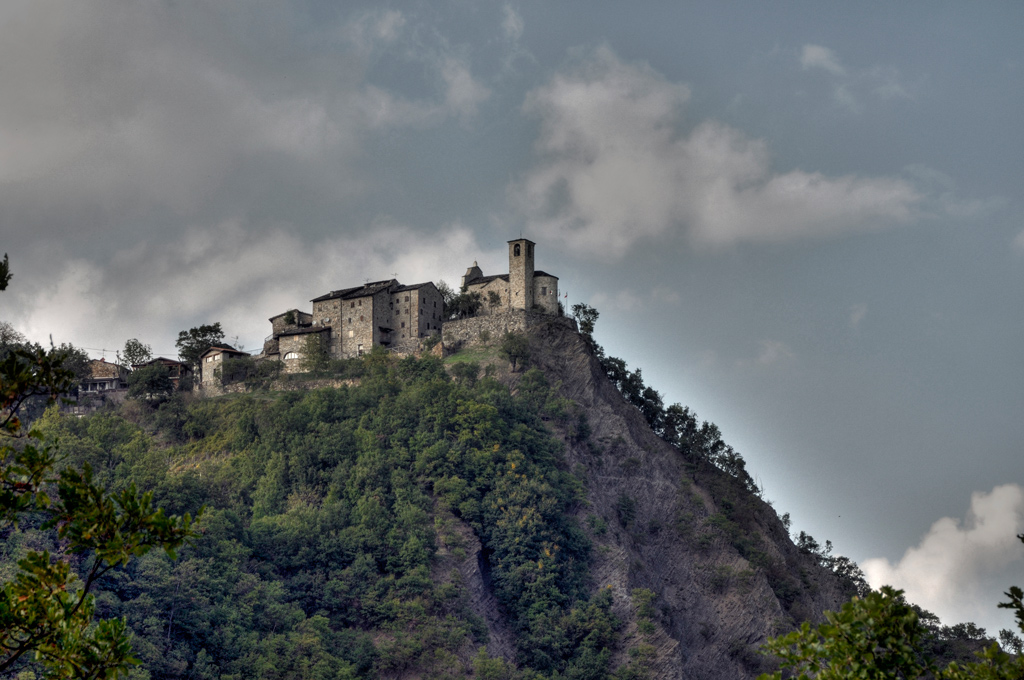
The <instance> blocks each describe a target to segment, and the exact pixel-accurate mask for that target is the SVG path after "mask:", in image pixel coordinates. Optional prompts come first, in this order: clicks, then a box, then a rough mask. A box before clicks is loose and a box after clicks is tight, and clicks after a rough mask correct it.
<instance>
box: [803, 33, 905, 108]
mask: <svg viewBox="0 0 1024 680" xmlns="http://www.w3.org/2000/svg"><path fill="white" fill-rule="evenodd" d="M800 67H801V69H803V70H804V71H811V70H817V69H820V70H823V71H825V72H827V73H828V74H829V76H830V77H831V79H832V98H833V100H834V101H835V102H836V103H837V104H839V105H840V106H841V107H842V108H844V109H847V110H849V111H850V112H853V113H860V112H861V111H862V110H863V108H864V107H863V104H862V103H861V102H862V99H863V98H864V95H867V94H871V95H874V96H875V97H877V98H879V99H882V100H886V99H913V95H912V94H911V92H910V88H908V87H907V86H906V85H904V84H903V82H902V81H901V78H900V73H899V70H898V69H896V68H895V67H893V66H882V65H879V66H873V67H871V68H867V69H859V70H858V69H853V70H851V69H848V68H847V67H845V66H844V65H843V64H842V63H840V61H839V56H838V55H837V54H836V53H835V52H834V51H832V50H830V49H829V48H827V47H823V46H822V45H810V44H808V45H804V46H803V47H802V48H801V50H800Z"/></svg>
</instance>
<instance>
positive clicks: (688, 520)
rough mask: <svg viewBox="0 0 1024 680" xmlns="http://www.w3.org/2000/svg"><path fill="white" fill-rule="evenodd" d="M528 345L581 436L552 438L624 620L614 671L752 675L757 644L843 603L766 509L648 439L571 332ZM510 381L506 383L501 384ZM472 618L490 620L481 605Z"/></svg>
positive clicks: (539, 330)
mask: <svg viewBox="0 0 1024 680" xmlns="http://www.w3.org/2000/svg"><path fill="white" fill-rule="evenodd" d="M530 343H531V352H532V356H531V365H533V366H536V367H538V368H540V369H542V370H543V371H544V373H545V375H546V376H547V378H548V380H549V381H550V382H551V383H553V384H558V386H559V391H560V393H561V395H562V396H564V397H567V398H569V399H571V400H573V401H574V402H575V403H576V404H577V405H578V406H579V407H580V408H581V409H582V412H583V413H585V415H586V420H587V422H588V423H589V426H590V428H591V434H590V436H589V438H586V439H584V440H582V441H580V440H579V439H580V438H579V437H573V436H570V433H568V432H565V433H561V434H563V435H564V436H563V439H564V441H565V445H566V449H565V454H566V458H567V461H568V464H569V466H570V467H571V468H572V469H574V470H576V471H577V473H578V474H580V475H581V477H582V478H583V479H584V480H585V483H586V486H587V489H588V501H589V505H588V506H586V507H580V508H579V509H578V511H577V517H578V520H579V523H580V525H581V526H583V527H584V528H585V530H586V531H587V532H588V534H589V535H590V537H591V539H592V541H593V544H594V550H593V563H592V568H591V572H592V575H593V579H594V583H593V587H594V589H595V590H596V589H598V588H611V590H612V593H613V596H614V603H615V604H614V611H615V613H616V615H617V616H618V617H619V618H620V619H621V620H622V621H623V622H624V624H625V625H624V628H623V632H624V635H623V645H622V649H620V650H619V651H618V652H617V656H616V658H615V659H614V660H613V666H619V665H622V664H625V663H629V662H630V661H631V660H632V661H633V662H634V663H636V662H637V658H638V657H640V658H645V659H646V660H647V661H646V663H647V667H648V669H649V674H650V676H651V677H653V678H666V679H668V678H708V679H712V678H715V679H717V678H722V679H723V680H724V679H730V680H732V679H735V678H745V677H755V676H756V675H757V674H758V673H760V672H763V671H765V670H768V669H769V667H770V662H769V661H768V660H767V659H765V658H764V657H762V656H761V655H760V654H759V653H758V652H757V649H758V647H759V646H760V645H761V644H762V643H763V642H764V641H765V640H766V638H767V637H769V636H772V635H777V634H779V633H781V632H784V631H785V630H788V629H790V628H791V627H793V626H795V625H797V624H798V623H799V622H800V621H803V620H812V621H819V620H821V619H822V612H823V611H824V610H826V609H838V608H839V607H840V606H841V604H842V602H844V601H845V600H847V599H849V597H850V595H851V594H852V593H850V592H848V591H844V586H843V584H842V582H841V581H840V580H839V579H838V578H837V577H835V576H834V575H833V574H832V573H831V572H830V571H828V570H827V569H824V568H823V567H821V566H819V564H818V561H817V558H816V557H814V556H812V555H808V554H804V553H801V552H800V551H799V550H798V549H797V548H796V546H795V545H794V544H793V542H792V541H791V540H790V538H789V535H788V532H787V530H786V528H785V527H784V526H783V525H782V522H781V521H780V520H779V519H778V517H777V515H776V513H775V511H774V510H773V509H772V508H771V507H770V506H769V505H768V504H766V503H765V502H764V501H762V500H761V499H760V498H758V497H756V496H755V495H754V494H751V493H749V492H748V491H746V490H745V489H743V488H741V487H739V486H738V485H737V484H736V482H735V480H733V479H732V478H731V477H730V476H729V475H728V474H726V473H724V472H722V471H720V470H718V469H717V468H713V467H712V466H710V465H707V464H704V465H696V466H695V465H693V464H688V463H687V461H686V459H685V458H684V456H683V455H682V454H681V453H680V452H679V450H678V449H676V448H675V447H673V446H672V445H670V444H668V443H666V442H665V441H663V440H661V439H660V438H659V437H657V436H656V435H655V434H654V433H653V432H652V431H651V429H650V428H649V427H648V425H647V422H646V421H645V420H644V418H643V416H642V415H641V414H640V412H639V411H638V410H637V409H636V408H635V407H633V406H632V405H631V404H629V403H627V402H626V401H625V400H624V399H623V398H622V396H621V395H620V394H619V393H618V391H617V390H616V389H615V387H614V386H613V385H612V384H611V383H610V382H609V381H608V379H607V378H606V376H605V375H604V373H603V371H602V369H601V366H600V364H599V363H598V361H597V359H596V358H595V357H594V356H593V354H592V353H591V351H590V350H589V348H588V346H587V344H586V343H585V342H584V340H583V338H582V337H581V336H580V335H579V334H577V333H575V332H574V331H573V330H571V329H569V328H566V327H565V326H564V325H560V324H556V323H551V324H541V325H538V326H534V327H533V328H532V329H531V330H530ZM518 378H519V375H518V374H512V375H511V376H509V381H510V382H511V383H512V386H513V388H514V387H515V383H516V382H517V380H518ZM552 425H553V427H554V429H555V430H556V432H557V431H558V429H559V427H558V426H557V425H555V424H554V423H552ZM467 575H468V574H467ZM636 589H646V590H649V591H651V592H653V594H654V599H653V603H652V604H653V612H651V611H648V615H647V616H646V617H644V616H640V615H638V613H637V604H636V596H635V594H634V591H635V590H636ZM480 602H481V604H483V603H484V599H481V600H480ZM479 613H480V614H481V616H484V617H485V618H489V619H490V618H492V617H493V614H491V616H490V617H488V614H487V612H486V607H482V608H481V611H480V612H479ZM489 623H490V620H489ZM652 624H653V626H652ZM492 625H493V624H492ZM492 630H493V628H492ZM506 644H507V643H506ZM496 646H497V647H503V646H505V645H503V644H502V645H496ZM631 648H632V653H630V649H631ZM638 651H639V654H638Z"/></svg>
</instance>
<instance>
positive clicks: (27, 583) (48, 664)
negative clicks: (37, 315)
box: [0, 347, 191, 679]
mask: <svg viewBox="0 0 1024 680" xmlns="http://www.w3.org/2000/svg"><path fill="white" fill-rule="evenodd" d="M6 350H7V351H6V355H5V356H4V357H3V358H2V359H0V414H2V415H0V534H2V535H3V538H4V539H6V540H5V544H4V548H5V551H4V552H5V554H6V556H9V557H12V558H16V559H14V560H13V563H12V562H10V561H8V562H5V563H4V564H3V565H2V566H3V570H2V573H3V578H2V579H0V583H2V586H0V675H2V676H4V677H9V674H12V673H19V675H18V677H19V678H22V677H35V675H34V674H33V673H31V672H30V671H29V672H27V673H28V675H25V676H23V675H22V674H21V671H22V670H23V669H24V667H25V666H26V665H27V664H29V663H30V662H34V665H35V666H37V667H38V669H39V670H40V671H41V672H42V673H43V674H44V675H45V676H46V677H52V678H82V679H85V678H112V677H115V676H116V674H117V673H118V672H120V671H123V670H125V669H126V668H127V667H129V665H130V664H131V663H132V659H131V656H130V638H129V635H128V633H127V622H126V621H125V620H124V619H116V618H113V619H112V618H102V619H101V620H100V621H99V622H94V612H95V609H96V600H95V597H94V595H93V594H92V592H91V590H92V588H93V586H94V585H96V584H97V582H98V581H99V580H100V579H101V578H102V577H103V576H104V575H105V574H107V573H108V572H110V571H111V570H112V569H114V568H115V567H118V566H123V565H127V564H128V563H129V562H130V561H132V560H133V559H135V558H138V557H141V556H142V555H145V554H146V553H147V552H149V550H150V549H152V548H154V547H161V548H163V549H164V550H165V551H166V555H167V556H168V557H171V558H173V555H174V550H175V549H176V548H177V547H179V546H180V545H181V544H182V542H183V541H184V540H185V539H186V538H187V537H189V536H190V535H191V532H190V528H189V526H190V522H191V520H190V518H189V517H188V516H187V515H186V516H185V517H184V518H182V519H179V518H176V517H167V516H165V515H164V513H163V511H162V510H159V509H157V508H155V507H153V504H152V496H151V495H150V494H140V493H138V492H137V491H136V489H135V486H134V485H131V484H129V485H127V486H125V487H124V488H122V489H121V490H120V491H119V492H118V493H115V494H108V493H107V492H106V490H105V489H104V488H103V487H102V485H99V484H97V483H95V481H94V479H93V475H92V469H91V466H90V465H88V464H83V465H82V466H80V467H76V466H69V465H66V461H63V460H61V457H60V455H59V452H58V451H57V450H56V449H55V447H54V446H53V445H52V444H51V443H49V442H45V441H44V437H43V436H42V435H41V434H40V433H39V432H38V431H37V430H35V429H31V430H28V429H26V428H25V427H23V425H22V421H21V419H20V418H19V412H20V411H21V409H22V407H23V406H25V404H26V403H28V400H32V399H36V400H38V399H43V400H44V401H46V402H49V403H52V402H54V401H55V400H56V399H57V397H58V395H60V394H63V393H66V392H67V391H69V389H70V388H71V386H72V385H73V384H74V382H75V380H76V375H75V373H74V371H73V370H71V369H69V368H67V367H66V364H67V361H66V359H67V355H66V354H65V353H64V352H63V351H58V350H54V351H52V352H46V351H44V350H42V349H38V348H37V349H26V348H17V347H15V348H10V347H8V348H6ZM19 523H21V526H22V527H25V526H34V527H39V529H40V530H42V531H46V533H47V535H48V538H49V539H50V541H49V543H50V545H35V544H31V543H28V544H22V545H20V546H19V548H20V549H18V550H15V551H11V550H10V548H11V546H12V544H15V545H16V544H17V539H18V538H19V537H21V536H22V535H24V529H22V530H21V531H19V529H18V527H19ZM54 539H55V541H54ZM51 548H56V549H54V550H53V552H52V553H51V551H50V549H51ZM73 566H74V567H75V568H76V569H74V570H73V568H72V567H73ZM76 571H77V572H78V573H76ZM79 574H80V575H79Z"/></svg>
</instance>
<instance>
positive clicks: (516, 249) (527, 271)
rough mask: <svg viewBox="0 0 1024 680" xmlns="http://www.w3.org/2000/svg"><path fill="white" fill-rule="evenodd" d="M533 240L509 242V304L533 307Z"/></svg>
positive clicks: (511, 306) (512, 306)
mask: <svg viewBox="0 0 1024 680" xmlns="http://www.w3.org/2000/svg"><path fill="white" fill-rule="evenodd" d="M533 246H534V243H533V241H531V240H529V239H525V238H521V239H517V240H515V241H509V242H508V293H509V301H508V306H509V307H510V308H511V309H533Z"/></svg>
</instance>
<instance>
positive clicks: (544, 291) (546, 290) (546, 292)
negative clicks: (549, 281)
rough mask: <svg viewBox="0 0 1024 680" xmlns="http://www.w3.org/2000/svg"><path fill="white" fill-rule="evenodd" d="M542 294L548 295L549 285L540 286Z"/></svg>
mask: <svg viewBox="0 0 1024 680" xmlns="http://www.w3.org/2000/svg"><path fill="white" fill-rule="evenodd" d="M540 294H541V295H547V294H548V287H547V286H541V287H540Z"/></svg>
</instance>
